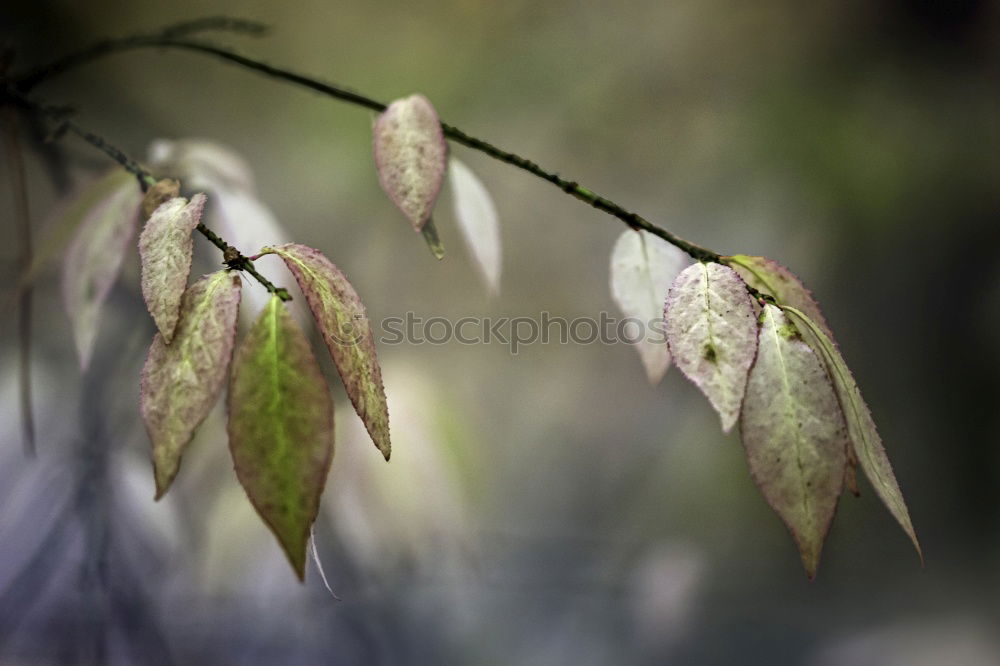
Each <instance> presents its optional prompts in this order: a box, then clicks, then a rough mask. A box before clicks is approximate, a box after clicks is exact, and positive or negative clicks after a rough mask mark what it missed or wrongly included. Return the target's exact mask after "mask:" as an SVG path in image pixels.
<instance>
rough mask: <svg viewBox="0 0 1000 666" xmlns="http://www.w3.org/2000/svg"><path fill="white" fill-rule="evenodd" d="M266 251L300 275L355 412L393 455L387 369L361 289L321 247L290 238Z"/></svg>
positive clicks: (381, 448) (377, 443)
mask: <svg viewBox="0 0 1000 666" xmlns="http://www.w3.org/2000/svg"><path fill="white" fill-rule="evenodd" d="M261 252H262V253H274V254H277V255H278V256H280V257H281V258H282V259H283V260H284V261H285V265H287V266H288V268H289V270H290V271H291V272H292V275H294V276H295V280H296V281H297V282H298V284H299V288H300V289H302V293H303V294H305V297H306V301H307V302H308V303H309V309H310V310H312V313H313V318H314V319H315V320H316V325H317V326H318V327H319V330H320V333H322V335H323V340H324V342H326V346H327V349H329V350H330V356H331V357H332V358H333V362H334V364H335V365H336V366H337V371H338V372H339V373H340V378H341V379H342V380H343V382H344V388H345V389H347V395H348V396H349V397H350V398H351V402H352V403H353V404H354V409H355V411H356V412H357V413H358V416H360V417H361V420H362V421H363V422H364V424H365V428H367V430H368V433H369V434H370V435H371V438H372V441H373V442H374V443H375V446H376V447H378V450H379V451H381V452H382V455H383V456H385V459H386V460H388V459H389V454H390V452H391V444H390V442H389V409H388V407H387V405H386V399H385V389H384V388H383V386H382V369H381V367H380V366H379V362H378V357H377V356H376V353H375V336H374V335H373V333H372V329H371V323H370V322H369V321H368V314H367V312H366V311H365V306H364V304H363V303H362V302H361V298H360V297H359V296H358V293H357V292H356V291H355V290H354V287H353V286H352V285H351V283H350V282H348V281H347V277H346V276H345V275H344V274H343V273H341V272H340V269H338V268H337V267H336V266H334V265H333V263H332V262H331V261H330V260H329V259H327V258H326V257H325V256H323V253H321V252H320V251H319V250H315V249H313V248H311V247H306V246H305V245H299V244H297V243H289V244H287V245H278V246H276V247H266V248H263V249H262V250H261Z"/></svg>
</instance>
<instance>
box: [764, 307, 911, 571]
mask: <svg viewBox="0 0 1000 666" xmlns="http://www.w3.org/2000/svg"><path fill="white" fill-rule="evenodd" d="M782 309H783V310H784V311H785V312H787V313H788V314H789V315H791V318H792V320H794V322H795V325H796V326H797V327H798V329H799V331H801V332H802V335H803V337H804V338H805V340H806V342H807V343H808V344H809V346H810V347H812V348H813V349H814V350H816V352H817V353H818V354H819V355H820V356H821V357H822V358H823V362H824V364H825V365H826V369H827V372H828V374H829V376H830V379H831V380H832V381H833V386H834V388H835V389H836V391H837V398H838V400H839V401H840V406H841V409H842V410H843V412H844V419H845V421H846V422H847V432H848V435H849V436H850V439H851V443H852V444H853V445H854V451H855V453H856V454H857V457H858V463H859V464H860V465H861V469H863V470H864V472H865V475H866V476H867V477H868V480H869V481H870V482H871V484H872V486H873V487H874V488H875V492H876V493H877V494H878V496H879V498H881V500H882V502H883V503H885V505H886V507H887V508H888V509H889V512H890V513H892V515H893V517H894V518H895V519H896V521H897V522H898V523H899V525H900V526H901V527H902V528H903V531H904V532H906V534H907V536H909V537H910V540H911V541H912V542H913V546H914V547H915V548H916V549H917V554H919V555H920V558H921V560H922V559H923V552H922V551H921V549H920V542H919V541H918V540H917V534H916V532H915V531H914V529H913V523H912V521H911V520H910V512H909V511H908V510H907V508H906V502H905V501H904V500H903V492H902V491H901V490H900V489H899V484H898V483H897V482H896V475H895V474H893V472H892V465H891V464H890V463H889V457H888V455H887V454H886V452H885V447H884V446H883V445H882V438H881V437H879V434H878V431H877V430H876V429H875V421H874V420H873V419H872V415H871V411H869V409H868V405H867V404H866V403H865V401H864V398H862V397H861V389H859V388H858V385H857V382H855V381H854V376H853V375H852V374H851V371H850V369H849V368H848V367H847V363H845V362H844V359H843V357H842V356H841V355H840V351H839V350H838V349H837V345H835V344H834V343H833V341H832V340H831V339H830V337H829V336H827V334H826V333H825V332H824V331H823V329H822V327H821V326H820V325H819V324H817V323H816V322H814V321H813V320H812V319H810V318H809V316H808V315H806V313H804V312H803V311H802V310H799V309H797V308H794V307H792V306H784V307H783V308H782Z"/></svg>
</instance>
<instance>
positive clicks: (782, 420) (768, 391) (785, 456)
mask: <svg viewBox="0 0 1000 666" xmlns="http://www.w3.org/2000/svg"><path fill="white" fill-rule="evenodd" d="M740 433H741V435H742V438H743V446H744V448H745V449H746V454H747V462H748V463H749V465H750V473H751V475H752V476H753V479H754V481H755V482H756V483H757V487H758V488H760V491H761V493H763V495H764V498H765V499H766V500H767V503H768V504H770V505H771V508H772V509H774V511H775V512H776V513H777V514H778V515H779V516H780V517H781V519H782V520H783V521H784V522H785V525H787V526H788V529H789V531H791V533H792V537H793V538H794V539H795V542H796V543H797V544H798V547H799V553H800V554H801V556H802V564H803V566H805V569H806V573H808V574H809V578H810V579H811V578H814V577H815V576H816V567H817V566H818V565H819V557H820V551H821V550H822V548H823V542H824V541H825V540H826V534H827V532H828V531H829V529H830V523H831V521H832V520H833V515H834V513H835V512H836V509H837V499H838V498H839V497H840V492H841V490H842V488H843V485H844V468H845V466H846V464H847V447H848V445H849V442H848V439H847V428H846V426H845V424H844V417H843V414H842V413H841V411H840V404H839V403H838V401H837V395H836V393H835V392H834V389H833V385H832V384H831V383H830V379H829V377H828V376H827V374H826V370H825V369H824V366H823V363H822V361H821V359H820V358H819V357H818V356H817V355H816V354H815V353H814V352H813V350H812V349H811V348H810V347H809V345H807V344H806V343H805V342H804V341H803V340H802V337H801V335H800V334H799V332H798V329H796V328H795V326H794V325H793V324H791V323H790V322H789V321H788V319H787V318H786V317H785V315H784V313H783V312H782V311H781V310H780V309H779V308H777V307H775V306H773V305H770V304H768V305H765V306H764V310H763V312H762V313H761V326H760V337H759V343H758V347H757V358H756V360H755V361H754V364H753V367H752V368H751V369H750V377H749V379H748V380H747V392H746V397H745V398H744V399H743V411H742V415H741V418H740Z"/></svg>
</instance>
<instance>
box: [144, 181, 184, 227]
mask: <svg viewBox="0 0 1000 666" xmlns="http://www.w3.org/2000/svg"><path fill="white" fill-rule="evenodd" d="M180 195H181V184H180V183H179V182H177V181H176V180H172V179H170V178H163V179H162V180H158V181H157V182H156V184H155V185H153V186H152V187H150V188H149V189H148V190H146V194H145V196H143V197H142V219H144V220H148V219H149V218H151V217H153V213H154V212H156V209H157V208H159V207H160V206H162V205H163V204H165V203H167V202H168V201H170V200H171V199H175V198H177V197H179V196H180Z"/></svg>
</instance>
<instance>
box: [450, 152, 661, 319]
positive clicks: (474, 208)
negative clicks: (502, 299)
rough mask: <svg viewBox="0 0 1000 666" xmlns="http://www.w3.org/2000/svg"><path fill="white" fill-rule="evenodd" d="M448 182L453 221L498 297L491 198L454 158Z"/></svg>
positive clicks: (496, 237)
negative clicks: (453, 214) (452, 207)
mask: <svg viewBox="0 0 1000 666" xmlns="http://www.w3.org/2000/svg"><path fill="white" fill-rule="evenodd" d="M448 180H449V182H450V184H451V194H452V203H453V204H454V206H455V219H456V220H457V221H458V228H459V230H461V232H462V238H463V239H464V240H465V245H466V247H468V248H469V253H470V254H471V255H472V259H473V261H474V263H475V264H476V269H477V270H478V271H479V274H480V275H482V277H483V280H485V281H486V286H487V287H488V288H489V290H490V293H491V294H494V295H495V294H498V293H499V292H500V270H501V264H500V254H501V247H500V225H499V223H498V221H497V209H496V206H494V205H493V199H492V198H491V197H490V193H489V192H488V191H487V189H486V187H485V186H484V185H483V183H482V182H481V181H480V180H479V179H478V178H477V177H476V174H474V173H473V172H472V169H470V168H469V167H467V166H465V164H463V163H462V162H459V161H458V160H457V159H455V157H454V156H453V157H451V159H450V160H449V165H448ZM668 286H669V285H668ZM664 293H666V292H664ZM657 309H659V306H657Z"/></svg>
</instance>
